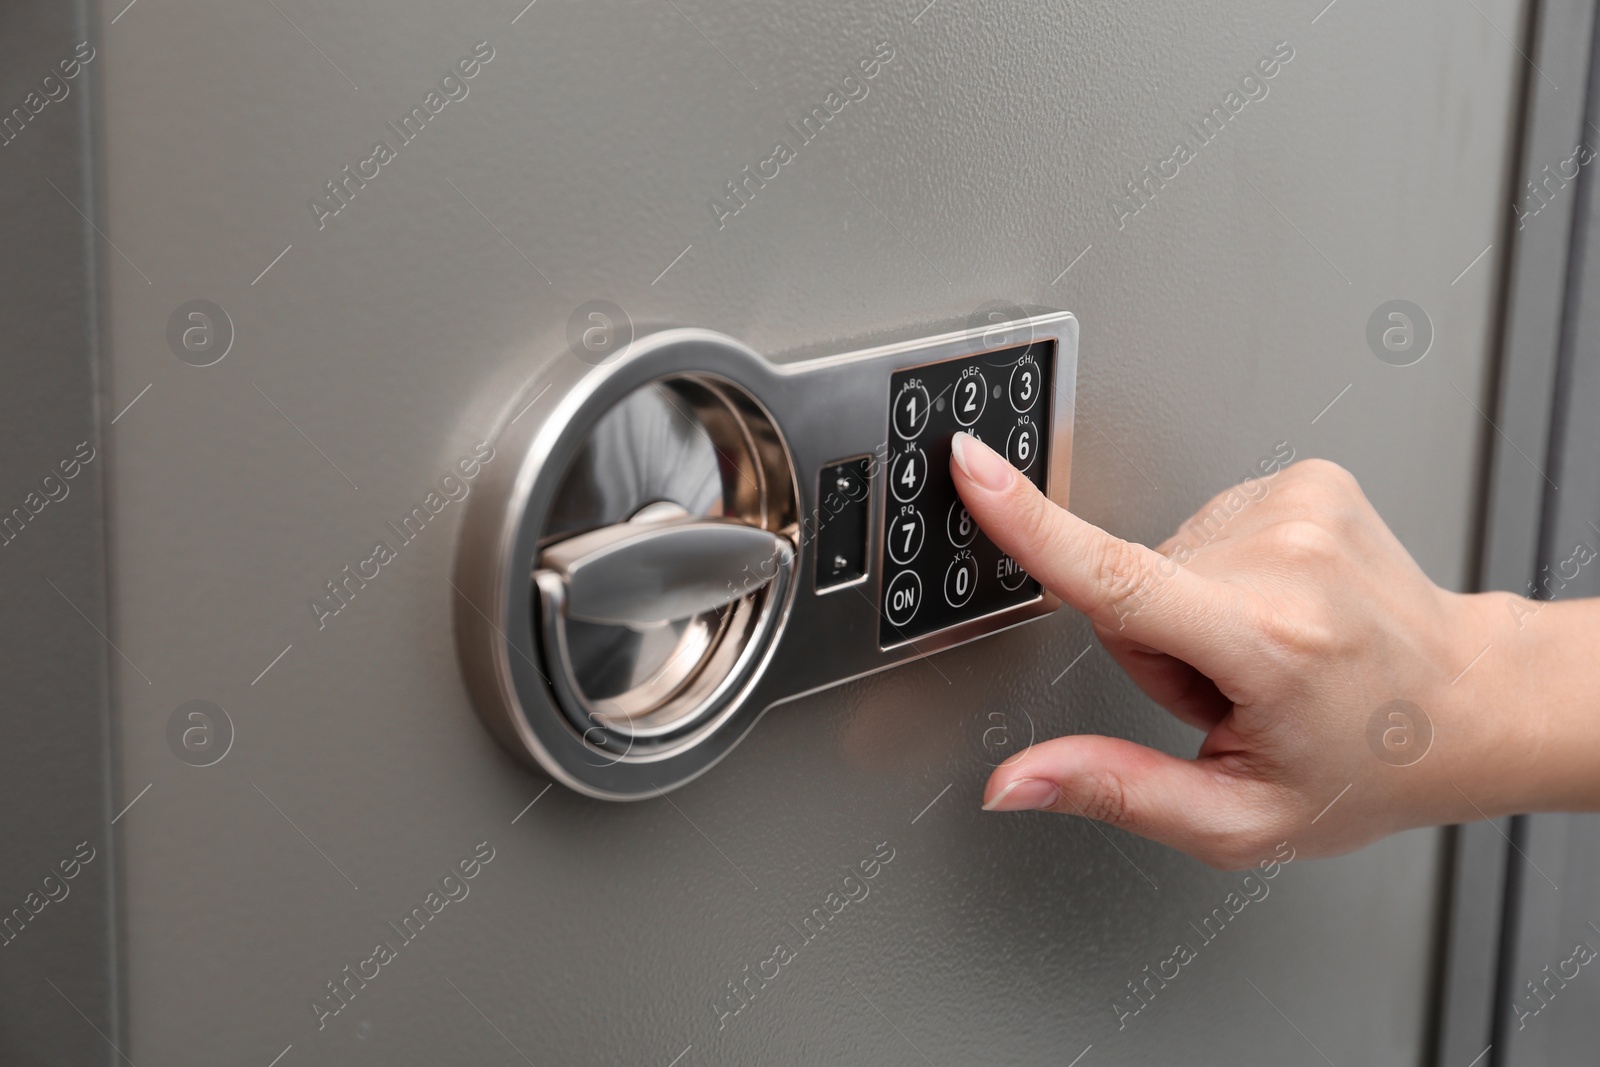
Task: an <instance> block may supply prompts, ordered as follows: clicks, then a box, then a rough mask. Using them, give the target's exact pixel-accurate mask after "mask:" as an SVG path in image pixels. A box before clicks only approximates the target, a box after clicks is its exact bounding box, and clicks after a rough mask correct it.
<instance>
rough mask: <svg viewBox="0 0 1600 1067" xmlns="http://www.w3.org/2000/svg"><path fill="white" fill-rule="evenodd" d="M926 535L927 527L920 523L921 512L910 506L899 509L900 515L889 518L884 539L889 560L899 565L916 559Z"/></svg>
mask: <svg viewBox="0 0 1600 1067" xmlns="http://www.w3.org/2000/svg"><path fill="white" fill-rule="evenodd" d="M926 533H927V525H926V524H925V523H924V522H923V521H922V512H920V511H918V510H917V509H916V508H914V507H912V506H910V505H907V506H905V507H903V508H901V509H900V514H898V515H891V516H890V517H889V533H888V535H887V538H886V541H887V547H888V549H889V558H890V559H892V560H894V561H895V562H896V563H900V564H906V563H910V562H911V561H912V560H914V559H916V558H917V553H918V552H921V551H922V541H923V537H924V535H925V534H926Z"/></svg>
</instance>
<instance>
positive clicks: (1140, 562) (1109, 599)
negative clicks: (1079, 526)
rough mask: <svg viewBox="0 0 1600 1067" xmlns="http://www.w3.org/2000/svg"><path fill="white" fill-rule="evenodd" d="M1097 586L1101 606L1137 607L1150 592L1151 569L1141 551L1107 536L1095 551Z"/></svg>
mask: <svg viewBox="0 0 1600 1067" xmlns="http://www.w3.org/2000/svg"><path fill="white" fill-rule="evenodd" d="M1092 573H1093V575H1094V588H1095V590H1096V592H1097V596H1098V599H1099V604H1098V605H1096V606H1097V607H1099V608H1101V609H1118V608H1120V607H1121V606H1123V605H1132V606H1135V607H1137V606H1138V605H1139V604H1141V603H1142V602H1143V601H1144V597H1145V594H1146V593H1147V592H1148V589H1149V583H1150V578H1151V572H1150V570H1149V568H1147V567H1146V566H1145V565H1144V559H1143V557H1142V556H1141V555H1140V553H1139V550H1138V549H1137V548H1135V547H1134V546H1133V545H1131V544H1129V543H1128V542H1126V541H1122V540H1119V539H1116V538H1108V539H1107V540H1105V541H1104V542H1102V543H1101V545H1100V547H1099V548H1098V549H1097V550H1096V555H1095V560H1094V567H1093V570H1092Z"/></svg>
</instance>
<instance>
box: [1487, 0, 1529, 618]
mask: <svg viewBox="0 0 1600 1067" xmlns="http://www.w3.org/2000/svg"><path fill="white" fill-rule="evenodd" d="M1544 10H1545V0H1530V2H1529V4H1528V8H1527V12H1528V13H1527V17H1526V19H1524V22H1523V27H1522V44H1521V45H1520V46H1519V48H1518V51H1519V52H1521V53H1522V55H1523V57H1524V62H1523V64H1522V84H1521V86H1519V88H1518V92H1517V109H1516V114H1517V121H1516V124H1515V128H1514V129H1513V131H1512V135H1511V144H1510V145H1509V146H1508V149H1509V150H1508V152H1507V160H1508V165H1507V168H1506V169H1507V171H1508V173H1507V177H1508V178H1509V179H1510V182H1509V184H1510V192H1511V202H1512V203H1513V204H1514V203H1515V202H1516V194H1517V190H1518V189H1519V188H1521V179H1522V177H1523V168H1524V163H1525V161H1526V158H1527V153H1528V146H1529V143H1530V141H1531V140H1532V137H1533V106H1534V99H1535V90H1536V88H1537V86H1536V84H1535V81H1534V79H1535V78H1536V77H1537V74H1536V72H1535V70H1534V66H1533V61H1532V60H1530V59H1527V58H1526V57H1527V56H1529V55H1534V54H1536V53H1537V52H1538V49H1539V31H1540V28H1541V26H1543V24H1544ZM1515 220H1516V212H1515V211H1507V212H1506V213H1505V215H1504V216H1503V218H1502V221H1501V224H1500V235H1501V236H1500V240H1499V242H1498V243H1499V245H1500V255H1499V256H1497V257H1496V259H1497V260H1498V261H1499V277H1500V285H1499V292H1498V294H1497V299H1496V300H1495V311H1494V321H1493V322H1491V323H1490V324H1489V331H1488V332H1489V336H1490V337H1492V338H1494V344H1493V348H1492V350H1491V352H1490V356H1489V382H1488V386H1489V387H1488V390H1487V395H1486V396H1485V398H1484V399H1485V401H1486V405H1487V406H1486V407H1485V408H1484V410H1485V411H1493V412H1495V413H1496V414H1499V413H1500V400H1501V395H1502V393H1503V392H1504V387H1503V384H1502V383H1503V382H1504V379H1505V373H1506V364H1507V361H1508V360H1509V358H1510V352H1509V350H1510V347H1511V335H1510V330H1511V302H1512V299H1513V298H1514V296H1515V293H1516V282H1517V270H1516V263H1517V258H1516V257H1517V248H1518V242H1517V240H1516V236H1515V235H1516V232H1517V231H1516V229H1515V228H1514V227H1513V225H1512V223H1513V222H1514V221H1515ZM1495 451H1496V445H1495V433H1493V432H1488V433H1485V434H1484V435H1483V437H1482V438H1481V443H1480V444H1479V446H1478V456H1477V464H1478V490H1477V493H1478V506H1477V509H1476V510H1477V514H1478V516H1479V519H1478V523H1477V527H1476V529H1475V530H1474V534H1473V539H1474V544H1473V545H1472V547H1471V550H1470V558H1472V559H1473V560H1475V561H1476V562H1475V563H1474V565H1473V568H1472V570H1473V573H1472V577H1471V581H1470V583H1469V585H1468V588H1469V589H1470V590H1471V591H1472V592H1475V593H1476V592H1481V591H1482V590H1483V584H1484V581H1485V579H1486V577H1487V571H1488V566H1489V559H1488V555H1489V553H1488V548H1489V530H1490V527H1491V526H1493V524H1494V516H1493V515H1492V514H1491V513H1490V507H1491V505H1492V504H1493V500H1494V495H1493V494H1494V457H1495Z"/></svg>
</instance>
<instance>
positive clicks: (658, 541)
mask: <svg viewBox="0 0 1600 1067" xmlns="http://www.w3.org/2000/svg"><path fill="white" fill-rule="evenodd" d="M794 554H795V553H794V545H793V544H792V543H791V542H790V541H789V539H788V538H787V537H784V536H783V535H781V534H776V533H772V532H771V531H768V530H763V529H761V528H759V527H756V526H751V525H750V524H748V523H745V522H740V521H738V520H736V519H718V518H698V517H694V518H691V517H685V518H673V519H665V520H655V521H643V522H641V521H634V522H623V523H617V524H616V525H614V526H606V527H602V528H601V529H598V530H593V531H590V532H589V533H585V534H580V535H578V536H577V537H572V538H568V539H567V540H565V541H561V542H558V543H556V544H554V545H551V546H550V547H549V548H547V549H545V550H544V552H543V553H541V554H540V556H539V566H538V569H539V571H543V572H548V573H550V574H553V575H555V576H558V577H559V578H560V579H561V580H562V582H563V584H564V585H565V586H566V591H565V596H564V598H563V599H564V602H565V608H566V614H567V616H568V617H569V618H574V619H580V620H583V621H585V622H598V623H611V624H620V625H624V626H636V627H649V626H657V625H661V624H663V623H667V622H671V621H672V620H674V619H685V618H689V617H691V616H694V615H699V614H702V613H704V612H707V611H712V610H715V609H717V608H721V607H724V606H726V605H727V604H730V603H732V602H733V601H735V600H739V599H741V598H743V597H747V596H749V595H751V594H752V593H755V592H757V591H758V590H760V589H762V588H764V587H765V586H767V585H768V584H769V583H770V582H771V581H772V580H773V579H774V578H775V577H777V576H778V574H779V572H780V571H787V570H788V569H789V568H790V567H791V566H792V565H793V563H794Z"/></svg>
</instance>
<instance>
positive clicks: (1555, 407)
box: [1490, 18, 1600, 1067]
mask: <svg viewBox="0 0 1600 1067" xmlns="http://www.w3.org/2000/svg"><path fill="white" fill-rule="evenodd" d="M1597 55H1600V18H1596V19H1595V20H1594V24H1593V27H1592V29H1591V32H1590V38H1589V62H1588V70H1587V78H1586V80H1585V82H1584V99H1583V106H1582V111H1581V114H1582V116H1583V120H1582V125H1580V126H1579V129H1578V134H1579V138H1580V143H1583V142H1584V141H1585V140H1586V138H1585V135H1584V131H1585V130H1586V129H1588V128H1589V127H1590V125H1591V123H1592V122H1593V118H1594V106H1595V102H1596V94H1597V92H1600V68H1597V66H1596V63H1595V59H1596V56H1597ZM1530 166H1531V162H1530ZM1530 180H1531V179H1530ZM1575 185H1576V187H1575V188H1574V190H1573V207H1572V215H1571V220H1570V222H1569V230H1568V234H1567V250H1566V276H1565V278H1564V279H1563V286H1562V295H1561V321H1560V326H1559V328H1558V331H1557V334H1556V352H1555V364H1556V366H1555V374H1554V375H1553V376H1552V381H1551V387H1550V401H1549V403H1550V421H1549V426H1548V429H1547V437H1546V439H1545V449H1544V465H1545V470H1546V472H1548V474H1549V475H1553V476H1554V477H1553V478H1550V477H1547V478H1546V484H1545V487H1544V491H1543V493H1542V494H1541V498H1540V508H1539V519H1538V523H1539V525H1538V530H1537V531H1536V534H1535V541H1534V544H1535V553H1534V560H1533V573H1532V574H1530V575H1529V576H1528V577H1529V580H1530V584H1531V585H1533V586H1534V587H1533V588H1532V590H1531V593H1532V595H1533V596H1535V597H1539V590H1538V589H1537V587H1536V583H1537V580H1538V576H1539V573H1540V571H1542V570H1543V569H1544V568H1545V567H1546V566H1548V565H1549V562H1550V559H1551V551H1552V546H1553V545H1554V544H1555V536H1556V530H1555V527H1556V519H1557V516H1558V514H1559V505H1558V503H1557V496H1558V494H1559V492H1560V490H1559V489H1558V488H1556V485H1559V479H1561V478H1562V470H1561V460H1562V458H1563V457H1562V452H1563V449H1562V441H1563V440H1564V438H1565V436H1566V429H1567V425H1568V421H1569V406H1570V403H1571V397H1570V385H1571V381H1572V366H1573V361H1574V358H1575V352H1574V344H1575V341H1576V337H1575V334H1576V327H1577V315H1578V308H1579V305H1580V298H1581V283H1582V275H1583V259H1582V256H1583V248H1584V243H1585V235H1584V229H1585V220H1586V219H1587V217H1588V212H1589V206H1590V201H1591V199H1592V188H1593V183H1592V181H1591V175H1590V173H1589V170H1587V169H1585V168H1583V167H1580V169H1579V171H1578V175H1577V178H1576V179H1575ZM1519 188H1520V186H1519ZM1530 830H1531V824H1530V823H1529V818H1528V816H1527V815H1515V816H1512V818H1511V833H1510V841H1511V848H1512V850H1513V853H1514V855H1513V854H1512V853H1508V854H1507V857H1506V886H1505V895H1504V897H1503V898H1502V900H1501V909H1500V946H1499V954H1500V959H1499V965H1498V967H1497V968H1496V975H1495V996H1494V1000H1493V1002H1492V1003H1493V1004H1494V1006H1495V1008H1494V1015H1493V1018H1492V1028H1491V1031H1490V1033H1491V1041H1492V1047H1493V1048H1495V1049H1497V1050H1500V1051H1497V1052H1495V1053H1494V1054H1493V1056H1492V1058H1491V1067H1504V1065H1505V1064H1506V1062H1507V1061H1506V1059H1505V1052H1504V1049H1505V1042H1506V1039H1507V1036H1508V1033H1509V1031H1508V1027H1509V1025H1510V1021H1509V1019H1508V1018H1507V1016H1506V1013H1505V1012H1504V1011H1503V1010H1502V1006H1503V1005H1505V1004H1507V1003H1510V1001H1511V999H1512V997H1513V995H1514V991H1515V983H1516V974H1515V967H1516V955H1517V950H1518V937H1517V933H1518V926H1519V923H1518V919H1519V916H1520V915H1521V913H1522V904H1523V886H1524V884H1525V881H1526V871H1524V870H1523V866H1524V865H1523V864H1522V863H1518V862H1517V861H1516V856H1520V855H1523V854H1524V853H1525V852H1526V846H1527V843H1528V839H1529V836H1530Z"/></svg>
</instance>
